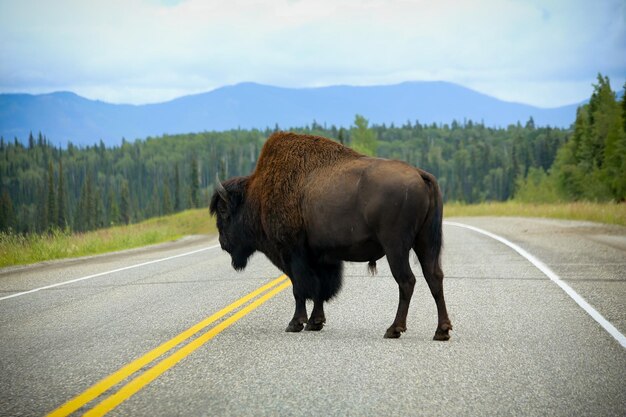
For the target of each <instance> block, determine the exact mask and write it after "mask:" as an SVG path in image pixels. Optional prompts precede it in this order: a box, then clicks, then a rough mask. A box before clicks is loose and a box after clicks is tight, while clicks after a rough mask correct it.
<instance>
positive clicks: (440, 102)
mask: <svg viewBox="0 0 626 417" xmlns="http://www.w3.org/2000/svg"><path fill="white" fill-rule="evenodd" d="M577 107H578V104H572V105H568V106H563V107H557V108H550V109H544V108H538V107H533V106H530V105H525V104H519V103H511V102H506V101H502V100H498V99H496V98H493V97H490V96H487V95H485V94H481V93H478V92H476V91H473V90H470V89H468V88H465V87H462V86H460V85H456V84H452V83H447V82H405V83H401V84H396V85H385V86H370V87H353V86H332V87H319V88H281V87H272V86H267V85H261V84H255V83H242V84H237V85H233V86H228V87H222V88H218V89H216V90H213V91H210V92H207V93H203V94H197V95H190V96H184V97H180V98H178V99H175V100H172V101H168V102H164V103H158V104H145V105H128V104H109V103H105V102H102V101H94V100H88V99H86V98H83V97H80V96H78V95H76V94H74V93H69V92H59V93H51V94H41V95H29V94H0V136H2V137H4V139H5V140H13V138H14V137H17V138H18V139H19V140H21V141H22V142H25V141H26V140H27V138H28V135H29V133H30V132H31V131H32V132H33V134H35V135H36V134H37V132H42V133H43V134H45V135H46V137H47V138H48V139H49V140H50V141H51V142H52V143H55V144H60V145H63V146H65V145H66V144H67V142H68V141H71V142H72V143H74V144H77V145H92V144H94V143H97V142H98V141H99V140H100V139H102V140H103V141H104V142H105V143H106V144H108V145H117V144H119V143H121V139H122V137H124V138H126V139H129V140H133V139H136V138H145V137H148V136H158V135H162V134H166V133H167V134H176V133H189V132H199V131H204V130H228V129H236V128H238V127H239V128H245V129H248V128H259V129H265V128H266V127H272V128H273V127H274V126H275V125H276V124H278V125H279V126H280V127H281V128H289V127H301V126H305V125H307V124H310V123H311V122H313V121H314V120H315V121H316V122H317V123H319V124H324V123H326V124H327V125H333V124H334V125H336V126H343V127H348V126H350V125H352V123H353V121H354V116H355V114H357V113H358V114H362V115H363V116H365V117H366V118H367V119H368V120H369V121H370V123H377V124H382V123H387V124H390V123H395V124H404V123H406V122H407V121H408V120H410V121H411V122H415V120H419V122H420V123H422V124H431V123H433V122H434V123H450V122H452V121H453V120H457V121H459V122H463V121H464V120H472V121H474V122H481V121H482V122H484V124H485V125H487V126H494V127H498V126H500V127H506V126H508V125H509V124H514V123H517V122H518V121H519V122H521V123H522V124H523V123H525V122H526V121H527V120H528V119H529V118H530V117H532V118H533V119H534V121H535V124H536V125H538V126H545V125H550V126H554V127H568V126H570V125H571V124H572V123H573V122H574V119H575V116H576V108H577Z"/></svg>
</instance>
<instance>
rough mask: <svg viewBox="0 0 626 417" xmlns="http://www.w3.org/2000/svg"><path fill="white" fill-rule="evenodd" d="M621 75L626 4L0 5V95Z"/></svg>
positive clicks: (532, 97) (183, 1) (579, 81)
mask: <svg viewBox="0 0 626 417" xmlns="http://www.w3.org/2000/svg"><path fill="white" fill-rule="evenodd" d="M598 72H601V73H602V74H604V75H608V76H609V77H610V79H611V85H612V87H613V89H614V90H620V89H621V88H622V86H623V84H624V81H625V76H626V2H625V1H624V0H615V1H609V0H593V1H590V0H554V1H551V0H544V1H539V0H528V1H527V0H517V1H513V0H469V1H463V0H438V1H434V0H364V1H356V0H276V1H246V0H223V1H217V0H206V1H202V0H179V1H175V0H169V1H167V0H106V1H102V0H88V1H86V0H0V92H28V93H42V92H51V91H59V90H66V91H74V92H76V93H78V94H80V95H82V96H85V97H88V98H92V99H100V100H103V101H109V102H114V103H148V102H159V101H165V100H169V99H171V98H174V97H177V96H180V95H185V94H190V93H198V92H204V91H209V90H212V89H214V88H217V87H220V86H224V85H230V84H235V83H239V82H244V81H254V82H258V83H264V84H270V85H276V86H285V87H313V86H325V85H336V84H349V85H375V84H393V83H398V82H402V81H419V80H442V81H451V82H455V83H458V84H461V85H464V86H467V87H470V88H473V89H475V90H478V91H480V92H483V93H486V94H490V95H493V96H495V97H498V98H500V99H504V100H508V101H516V102H522V103H528V104H533V105H537V106H542V107H552V106H558V105H563V104H571V103H574V102H579V101H581V100H584V99H586V98H588V97H589V96H590V94H591V91H592V87H591V84H592V83H593V82H594V81H595V78H596V75H597V73H598Z"/></svg>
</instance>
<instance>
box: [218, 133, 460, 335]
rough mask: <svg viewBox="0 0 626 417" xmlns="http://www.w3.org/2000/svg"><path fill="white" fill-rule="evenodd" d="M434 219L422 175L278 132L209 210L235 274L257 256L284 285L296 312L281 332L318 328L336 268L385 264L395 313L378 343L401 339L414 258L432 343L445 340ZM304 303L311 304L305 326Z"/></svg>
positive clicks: (436, 204) (434, 192) (432, 189)
mask: <svg viewBox="0 0 626 417" xmlns="http://www.w3.org/2000/svg"><path fill="white" fill-rule="evenodd" d="M442 210H443V204H442V199H441V192H440V191H439V187H438V185H437V181H436V180H435V178H434V177H433V176H432V175H431V174H429V173H427V172H425V171H422V170H420V169H417V168H414V167H412V166H410V165H407V164H405V163H403V162H400V161H393V160H387V159H381V158H370V157H366V156H363V155H361V154H359V153H357V152H355V151H353V150H351V149H350V148H347V147H345V146H343V145H340V144H339V143H336V142H334V141H332V140H330V139H326V138H323V137H318V136H311V135H300V134H295V133H282V132H280V133H275V134H273V135H272V136H270V137H269V139H268V140H267V142H266V143H265V145H264V146H263V149H262V150H261V154H260V156H259V160H258V162H257V166H256V169H255V170H254V172H253V173H252V174H251V175H249V176H246V177H235V178H231V179H229V180H227V181H224V183H223V184H221V183H220V182H219V180H218V182H217V186H216V190H215V192H214V193H213V196H212V198H211V204H210V211H211V214H214V215H216V216H217V228H218V231H219V241H220V245H221V247H222V249H223V250H225V251H227V252H228V253H229V254H230V255H231V259H232V265H233V267H234V268H235V269H237V270H242V269H244V268H245V267H246V264H247V262H248V258H249V257H250V256H251V255H252V254H253V253H254V252H255V251H260V252H262V253H264V254H265V255H266V256H267V257H268V258H269V259H270V260H271V261H272V263H274V265H276V266H277V267H278V268H279V269H281V270H282V271H283V272H285V274H287V275H288V276H289V278H290V279H291V282H292V284H293V295H294V297H295V301H296V311H295V313H294V316H293V319H292V320H291V321H290V322H289V325H288V326H287V331H288V332H299V331H300V330H302V329H303V328H305V329H306V330H320V329H321V328H322V327H323V326H324V323H325V322H326V318H325V315H324V301H328V300H329V299H331V298H332V297H333V296H334V295H336V294H337V292H338V291H339V289H340V287H341V279H342V265H343V261H352V262H369V266H370V269H371V270H375V265H376V261H377V260H378V259H380V258H382V257H383V256H385V255H386V256H387V261H388V262H389V266H390V268H391V272H392V274H393V276H394V278H395V280H396V282H397V283H398V286H399V288H400V303H399V305H398V312H397V314H396V318H395V320H394V321H393V324H392V325H391V327H389V329H387V332H386V333H385V337H388V338H397V337H400V334H401V333H402V332H404V331H405V330H406V316H407V312H408V309H409V303H410V301H411V296H412V295H413V287H414V286H415V276H414V275H413V272H412V271H411V267H410V264H409V252H410V250H411V248H413V250H414V251H415V253H416V254H417V256H418V259H419V262H420V264H421V266H422V272H423V273H424V277H425V278H426V281H427V282H428V286H429V287H430V290H431V292H432V295H433V297H434V299H435V302H436V303H437V312H438V315H439V324H438V326H437V330H436V332H435V337H434V338H435V340H448V339H449V338H450V336H449V330H450V329H452V325H451V323H450V320H449V319H448V313H447V311H446V303H445V300H444V296H443V272H442V271H441V267H440V261H439V257H440V252H441V246H442V231H441V222H442ZM307 299H310V300H313V303H314V304H313V311H312V312H311V316H310V317H307V312H306V300H307ZM305 324H306V327H304V325H305Z"/></svg>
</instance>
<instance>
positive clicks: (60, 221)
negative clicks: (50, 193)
mask: <svg viewBox="0 0 626 417" xmlns="http://www.w3.org/2000/svg"><path fill="white" fill-rule="evenodd" d="M66 194H67V192H66V190H65V179H64V178H63V161H62V160H61V159H59V186H58V191H57V217H56V219H57V221H56V225H57V227H58V228H59V229H65V228H66V227H67V225H68V224H67V213H66V206H65V203H66V201H67V195H66Z"/></svg>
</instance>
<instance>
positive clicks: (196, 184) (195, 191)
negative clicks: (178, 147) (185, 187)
mask: <svg viewBox="0 0 626 417" xmlns="http://www.w3.org/2000/svg"><path fill="white" fill-rule="evenodd" d="M190 184H191V190H190V194H189V196H190V202H191V207H193V208H196V207H199V206H200V201H199V198H198V197H199V192H200V173H199V170H198V160H197V159H196V157H195V156H194V157H192V158H191V178H190Z"/></svg>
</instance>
